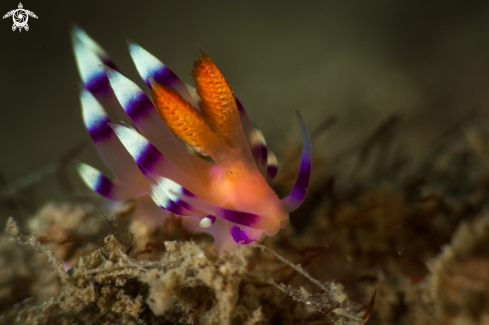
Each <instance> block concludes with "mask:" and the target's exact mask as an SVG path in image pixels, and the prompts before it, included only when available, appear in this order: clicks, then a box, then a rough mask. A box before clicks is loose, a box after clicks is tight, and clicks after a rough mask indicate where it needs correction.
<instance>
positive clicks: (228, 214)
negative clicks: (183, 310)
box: [72, 27, 311, 254]
mask: <svg viewBox="0 0 489 325" xmlns="http://www.w3.org/2000/svg"><path fill="white" fill-rule="evenodd" d="M72 35H73V44H74V52H75V57H76V60H77V65H78V69H79V72H80V75H81V77H82V79H83V82H84V88H83V89H82V91H81V103H82V112H83V117H84V121H85V125H86V127H87V129H88V132H89V134H90V136H91V137H92V140H93V142H94V144H95V147H96V149H97V150H98V152H99V154H100V156H101V158H102V160H103V161H104V162H105V163H106V165H107V167H108V168H109V169H110V170H111V171H112V173H113V174H114V179H113V180H111V179H109V178H108V177H106V176H105V175H103V174H102V173H100V172H99V171H98V170H96V169H95V168H93V167H91V166H89V165H86V164H80V166H79V168H78V170H79V173H80V175H81V177H82V178H83V180H84V181H85V183H86V184H87V185H88V186H89V187H90V188H92V189H93V190H94V191H95V192H97V193H99V194H100V195H102V196H104V197H106V198H108V199H111V200H117V201H122V200H128V199H135V200H137V209H138V210H137V213H138V214H139V215H140V216H141V217H143V218H145V219H146V220H148V221H153V222H160V223H161V222H162V221H163V220H165V219H166V218H167V217H168V216H170V215H171V214H174V215H179V216H181V217H182V218H183V224H184V225H185V226H186V227H187V228H189V229H190V230H192V231H206V232H209V233H210V234H212V235H213V236H214V239H215V246H216V251H217V252H218V253H219V254H222V253H223V252H232V251H233V250H234V248H235V247H236V246H237V245H238V244H245V245H246V244H250V243H252V242H257V241H260V240H261V239H262V238H263V237H264V236H265V235H267V236H274V235H275V234H277V233H278V231H279V230H280V229H281V228H283V227H285V226H286V225H287V224H288V220H289V213H290V212H291V211H293V210H295V209H296V208H297V207H298V206H299V205H300V204H301V203H302V201H303V199H304V197H305V194H306V191H307V187H308V184H309V176H310V171H311V140H310V136H309V133H308V132H307V128H306V126H305V123H304V121H303V119H302V117H301V116H300V114H299V113H298V112H296V114H297V118H298V120H299V124H300V127H301V133H302V137H303V152H302V161H301V167H300V171H299V175H298V177H297V181H296V184H295V186H294V188H293V190H292V192H291V194H290V195H289V196H287V197H285V198H283V199H280V198H279V197H278V196H277V194H276V193H275V192H274V191H273V190H272V188H271V187H270V186H269V185H268V182H267V181H269V180H271V179H272V178H273V177H274V176H275V174H276V172H277V164H276V162H277V160H276V158H275V155H273V153H272V152H271V151H269V150H268V149H267V147H266V143H265V141H264V138H263V135H262V134H261V133H260V132H259V131H258V130H257V129H255V128H254V127H253V125H252V124H251V122H250V120H249V118H248V116H247V114H246V112H245V110H244V108H243V106H242V105H241V103H240V102H239V100H238V99H237V98H236V96H235V95H234V93H233V92H232V89H231V87H230V85H229V83H228V82H227V81H226V80H225V79H224V76H223V75H222V73H221V72H220V70H219V69H218V68H217V66H216V65H215V64H214V62H212V60H211V59H210V58H209V57H208V56H207V55H206V54H205V53H203V52H202V51H201V52H200V53H199V60H197V61H196V62H195V63H194V71H193V74H192V75H193V77H194V81H195V84H196V89H195V90H194V89H193V88H191V87H189V86H186V85H185V84H184V83H183V82H182V81H181V80H180V79H179V78H178V77H177V76H176V75H175V74H174V73H173V72H172V71H171V70H170V69H169V68H168V67H166V66H165V65H164V64H163V63H161V62H160V61H159V60H158V59H156V58H155V57H154V56H152V55H151V54H149V53H148V52H147V51H145V50H144V49H142V48H141V47H140V46H138V45H137V44H135V43H132V42H130V43H129V50H130V53H131V56H132V58H133V60H134V62H135V65H136V68H137V69H138V72H139V74H140V75H141V77H142V78H143V79H144V81H145V82H146V84H147V85H148V86H149V88H150V89H151V96H152V99H153V100H152V101H151V100H150V99H149V98H148V97H147V96H146V94H145V93H144V92H143V91H142V90H141V89H140V88H139V87H138V86H137V85H136V84H134V83H133V82H132V81H130V80H129V79H127V78H125V77H124V76H123V75H122V74H120V73H119V72H118V71H117V70H116V67H115V65H114V64H113V62H112V61H111V59H110V57H109V56H108V55H107V53H106V52H105V51H104V50H103V49H102V48H101V47H100V46H99V45H98V44H97V43H96V42H95V41H93V40H92V39H91V38H90V37H89V36H88V35H87V34H86V33H85V32H84V31H83V30H81V29H79V28H76V27H75V28H74V30H73V34H72ZM100 103H104V106H102V105H101V104H100ZM117 103H118V104H119V105H117ZM121 107H122V110H121ZM106 109H107V111H109V113H111V114H112V115H114V116H115V115H117V116H118V117H119V118H122V119H123V121H124V122H127V123H128V124H129V125H134V126H135V128H133V127H126V126H122V125H118V124H113V123H111V120H110V118H109V115H108V114H107V112H106ZM121 112H123V113H125V115H124V114H121ZM127 117H128V118H129V119H128V118H127ZM124 119H125V120H124ZM177 137H178V138H180V140H178V139H177ZM182 142H183V143H184V144H186V146H185V145H183V144H182ZM188 148H192V149H194V150H195V151H197V152H198V153H200V154H201V155H204V156H210V158H212V161H210V160H209V159H203V158H202V156H199V155H198V154H195V153H194V152H192V150H189V149H188Z"/></svg>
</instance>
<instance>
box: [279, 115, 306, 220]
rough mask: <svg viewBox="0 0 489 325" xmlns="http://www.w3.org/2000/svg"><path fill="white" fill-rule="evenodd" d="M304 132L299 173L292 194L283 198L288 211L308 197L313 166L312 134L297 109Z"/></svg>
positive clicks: (298, 118) (302, 131)
mask: <svg viewBox="0 0 489 325" xmlns="http://www.w3.org/2000/svg"><path fill="white" fill-rule="evenodd" d="M295 115H296V116H297V120H298V121H299V126H300V128H301V134H302V160H301V166H300V169H299V175H298V176H297V179H296V181H295V184H294V188H293V189H292V192H291V193H290V195H288V196H287V197H285V198H283V199H282V202H283V204H284V206H285V208H286V210H287V211H288V212H292V211H294V210H296V209H297V208H298V207H299V206H300V205H301V204H302V201H304V198H305V197H306V192H307V188H308V187H309V178H310V176H311V168H312V144H311V135H310V134H309V131H307V126H306V122H304V119H303V118H302V115H301V114H300V113H299V111H295Z"/></svg>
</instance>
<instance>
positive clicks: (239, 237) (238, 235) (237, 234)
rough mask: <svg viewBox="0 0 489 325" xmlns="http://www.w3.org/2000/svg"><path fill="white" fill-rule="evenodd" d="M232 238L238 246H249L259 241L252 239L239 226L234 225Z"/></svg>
mask: <svg viewBox="0 0 489 325" xmlns="http://www.w3.org/2000/svg"><path fill="white" fill-rule="evenodd" d="M231 236H232V237H233V240H234V241H235V242H236V243H237V244H242V245H248V244H251V243H252V242H254V241H255V240H257V238H252V237H250V236H248V234H247V233H246V232H245V231H243V230H241V229H240V228H239V226H238V225H234V226H233V227H232V228H231Z"/></svg>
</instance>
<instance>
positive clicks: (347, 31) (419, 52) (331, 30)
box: [0, 0, 489, 219]
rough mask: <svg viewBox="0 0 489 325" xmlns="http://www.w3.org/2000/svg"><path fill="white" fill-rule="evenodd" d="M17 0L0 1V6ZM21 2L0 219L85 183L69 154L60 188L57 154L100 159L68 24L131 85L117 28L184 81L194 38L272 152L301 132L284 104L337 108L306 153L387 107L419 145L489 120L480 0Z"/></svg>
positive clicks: (330, 146) (5, 40)
mask: <svg viewBox="0 0 489 325" xmlns="http://www.w3.org/2000/svg"><path fill="white" fill-rule="evenodd" d="M18 1H19V0H2V1H1V2H0V14H1V15H2V16H3V15H4V14H5V13H7V12H8V11H10V10H13V9H16V8H17V7H18V4H19V3H18ZM22 4H23V6H24V9H27V10H30V11H32V12H34V13H35V14H36V15H37V16H38V17H39V18H38V19H34V18H29V22H28V23H29V26H30V29H29V31H28V32H26V31H25V30H24V31H22V32H20V33H19V32H18V31H15V32H13V31H12V28H11V26H12V18H11V17H9V18H6V19H3V20H0V47H1V50H0V71H1V74H0V157H1V159H0V203H1V204H0V219H3V218H4V217H7V216H9V215H15V214H25V213H29V212H28V210H29V209H33V208H35V207H36V206H38V205H39V204H42V203H43V202H45V201H47V200H49V199H56V200H64V199H67V192H69V191H68V190H67V188H68V187H70V186H73V187H74V190H75V191H87V190H86V189H85V188H84V186H83V184H82V183H81V181H80V180H79V179H78V178H77V177H76V175H75V173H74V172H73V170H74V168H73V167H72V166H71V165H69V166H68V167H67V168H66V170H67V172H68V174H69V176H68V177H69V184H65V185H66V186H60V184H59V183H60V179H59V177H58V176H56V173H52V171H54V170H55V169H56V168H58V167H56V166H59V162H60V161H84V162H87V163H90V164H92V165H94V166H96V167H98V168H100V169H102V170H104V167H103V164H102V162H101V161H100V160H99V158H98V157H97V155H96V151H95V149H94V148H93V146H92V145H91V141H90V139H89V136H88V133H87V132H86V130H85V127H84V125H83V121H82V118H81V112H80V103H79V80H80V79H79V76H78V72H77V69H76V65H75V61H74V58H73V53H72V49H71V40H70V29H71V26H72V25H73V24H77V25H79V26H80V27H81V28H83V29H84V30H85V31H86V32H87V33H88V34H89V35H90V36H91V37H93V38H94V39H95V40H96V41H97V42H98V43H99V44H100V45H101V46H102V47H104V49H105V50H106V51H107V52H108V53H109V54H110V55H111V56H112V58H113V59H114V61H115V62H116V64H118V66H119V68H120V69H121V71H122V72H123V74H125V75H126V76H127V77H129V78H130V79H132V80H134V81H136V82H137V83H138V84H139V85H140V86H141V87H143V83H142V82H141V80H140V78H139V76H138V75H137V72H136V69H135V67H134V65H133V63H132V61H131V58H130V56H129V53H128V50H127V48H126V43H125V38H129V39H132V40H134V41H135V42H137V43H139V44H140V45H141V46H143V47H144V48H145V49H147V50H148V51H149V52H150V53H152V54H154V55H155V56H157V57H158V58H159V59H161V60H162V61H163V62H164V63H165V64H166V65H168V66H169V67H170V68H171V69H172V70H173V71H174V72H175V73H177V74H178V75H179V76H180V78H182V79H183V80H184V81H185V82H188V83H190V84H192V78H191V76H190V72H191V69H192V62H193V61H194V60H195V59H196V58H197V54H196V50H195V46H194V45H195V43H196V42H200V43H201V44H202V46H203V47H204V49H205V50H206V52H207V53H208V55H209V56H210V57H211V58H212V59H213V60H214V62H216V64H217V65H218V66H219V68H220V69H221V71H222V72H223V73H224V75H225V76H226V78H227V79H228V80H229V81H230V83H231V85H232V86H233V89H234V91H235V92H236V94H237V95H238V96H239V98H240V99H241V101H242V103H243V104H244V105H245V107H246V109H247V111H248V113H249V115H250V117H251V118H252V120H253V121H254V123H255V124H256V125H257V126H258V127H259V128H260V129H261V130H262V131H263V133H264V135H265V137H266V139H267V141H268V143H269V146H270V147H271V148H272V149H273V150H275V151H276V152H277V153H278V155H279V159H280V153H281V149H283V148H284V147H285V146H286V145H288V144H290V143H293V142H294V141H297V143H300V142H299V141H300V140H299V139H300V133H299V128H298V126H297V122H296V120H295V117H294V114H293V111H294V110H295V109H298V110H299V111H300V112H301V113H302V114H303V116H304V118H305V120H306V122H307V124H308V126H309V127H310V130H313V129H314V128H316V127H317V126H319V125H320V124H321V122H322V121H324V120H325V119H326V118H327V117H328V116H336V117H337V119H338V121H337V123H336V125H335V126H334V128H331V129H330V130H328V131H327V133H325V134H324V136H323V137H321V139H319V140H318V141H317V142H316V145H315V154H317V155H324V156H326V157H333V156H335V155H337V154H339V153H341V152H342V150H344V149H345V148H347V147H348V146H351V145H354V144H355V143H357V142H358V141H360V140H361V139H362V138H364V137H366V136H367V135H369V134H371V133H372V132H373V130H375V128H376V127H377V126H378V125H379V124H380V123H381V122H382V121H384V120H386V119H388V118H389V117H390V116H393V115H395V116H397V117H400V118H401V119H402V132H403V133H404V134H405V135H406V136H409V137H411V138H412V139H413V143H416V144H417V145H418V146H419V147H422V146H425V145H427V144H429V143H430V141H433V139H436V138H437V137H438V136H439V135H440V134H443V132H445V131H446V130H449V129H450V127H451V126H452V125H456V124H457V123H462V122H464V123H465V122H467V121H470V123H471V125H475V126H479V127H480V128H481V129H482V130H484V129H488V130H489V123H487V122H486V120H487V118H488V117H489V92H488V90H489V2H487V1H422V0H399V1H387V0H372V1H364V0H354V1H347V0H342V1H326V0H323V1H303V2H299V1H285V0H280V1H272V0H267V1H263V0H240V1H155V0H154V1H151V0H146V1H120V0H119V1H31V0H26V1H23V2H22ZM84 143H85V144H86V146H85V147H80V146H81V145H83V144H84ZM67 154H69V155H68V156H67ZM43 175H46V176H45V177H42V176H43ZM37 178H38V179H39V180H38V181H37V182H35V181H36V180H37ZM30 183H33V184H34V185H32V186H30V185H29V186H26V185H25V184H30ZM19 197H21V199H20V201H19ZM24 200H25V201H26V202H25V203H26V204H25V205H24V203H22V201H24ZM19 202H20V203H19ZM29 206H30V207H29ZM19 217H20V216H19Z"/></svg>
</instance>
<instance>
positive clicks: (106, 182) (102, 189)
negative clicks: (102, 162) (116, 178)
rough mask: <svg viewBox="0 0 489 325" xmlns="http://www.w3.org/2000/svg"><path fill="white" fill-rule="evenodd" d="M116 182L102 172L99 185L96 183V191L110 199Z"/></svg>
mask: <svg viewBox="0 0 489 325" xmlns="http://www.w3.org/2000/svg"><path fill="white" fill-rule="evenodd" d="M113 188H114V184H113V183H112V181H111V180H110V179H108V178H107V177H105V176H104V175H102V174H100V175H99V177H98V180H97V185H95V188H94V191H95V192H97V193H98V194H100V195H102V196H105V197H106V198H108V199H112V195H111V194H112V190H113Z"/></svg>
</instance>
